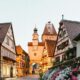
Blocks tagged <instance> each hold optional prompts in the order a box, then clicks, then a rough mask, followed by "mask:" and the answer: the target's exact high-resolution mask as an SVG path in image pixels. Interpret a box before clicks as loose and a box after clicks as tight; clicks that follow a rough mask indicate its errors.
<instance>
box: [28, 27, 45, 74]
mask: <svg viewBox="0 0 80 80" xmlns="http://www.w3.org/2000/svg"><path fill="white" fill-rule="evenodd" d="M33 31H34V32H33V35H32V42H28V53H29V57H30V73H39V70H40V69H41V66H42V62H41V61H42V55H43V54H42V53H43V50H44V43H43V42H39V38H38V37H39V35H38V32H37V31H38V30H37V28H36V27H35V28H34V30H33Z"/></svg>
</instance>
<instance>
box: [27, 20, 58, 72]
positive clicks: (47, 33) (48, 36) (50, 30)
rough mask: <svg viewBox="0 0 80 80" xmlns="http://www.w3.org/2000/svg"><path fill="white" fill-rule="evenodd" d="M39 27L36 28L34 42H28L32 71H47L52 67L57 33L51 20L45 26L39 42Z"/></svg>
mask: <svg viewBox="0 0 80 80" xmlns="http://www.w3.org/2000/svg"><path fill="white" fill-rule="evenodd" d="M38 37H39V35H38V33H37V28H34V33H33V39H32V42H29V43H28V51H29V56H30V73H39V72H41V71H42V72H45V71H46V70H48V68H50V67H52V64H53V63H52V59H53V55H54V49H55V43H56V39H57V33H56V31H55V28H54V26H53V24H52V23H51V22H50V21H49V22H48V23H47V24H46V25H45V28H44V31H43V34H42V41H41V42H39V38H38Z"/></svg>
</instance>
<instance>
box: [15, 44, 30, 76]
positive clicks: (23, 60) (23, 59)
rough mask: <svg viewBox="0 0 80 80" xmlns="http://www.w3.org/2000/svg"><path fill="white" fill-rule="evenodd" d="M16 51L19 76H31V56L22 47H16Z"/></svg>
mask: <svg viewBox="0 0 80 80" xmlns="http://www.w3.org/2000/svg"><path fill="white" fill-rule="evenodd" d="M16 50H17V56H16V62H17V63H16V65H17V66H16V68H17V76H18V77H23V76H26V75H27V74H29V56H28V54H27V53H26V52H25V51H24V50H23V49H22V47H21V46H20V45H18V46H16Z"/></svg>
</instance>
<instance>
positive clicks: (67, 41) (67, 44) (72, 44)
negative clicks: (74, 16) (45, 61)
mask: <svg viewBox="0 0 80 80" xmlns="http://www.w3.org/2000/svg"><path fill="white" fill-rule="evenodd" d="M78 34H80V22H77V21H71V20H61V22H60V27H59V31H58V36H57V45H56V50H55V61H56V62H64V61H65V60H69V59H73V58H75V57H77V46H78V45H77V43H76V41H75V40H74V38H75V37H76V36H78Z"/></svg>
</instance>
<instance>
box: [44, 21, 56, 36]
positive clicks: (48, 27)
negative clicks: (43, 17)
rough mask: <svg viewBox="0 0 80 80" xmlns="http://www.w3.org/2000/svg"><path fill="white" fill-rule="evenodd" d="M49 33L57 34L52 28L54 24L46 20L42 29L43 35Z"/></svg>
mask: <svg viewBox="0 0 80 80" xmlns="http://www.w3.org/2000/svg"><path fill="white" fill-rule="evenodd" d="M49 34H52V35H55V34H57V33H56V30H55V28H54V25H53V24H52V23H51V22H50V21H48V23H47V24H46V25H45V28H44V31H43V35H49Z"/></svg>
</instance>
